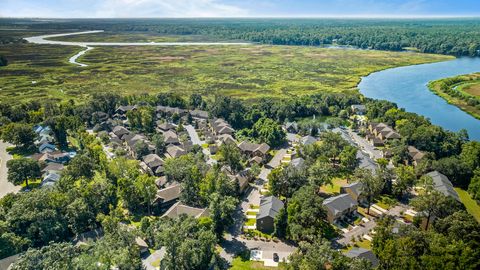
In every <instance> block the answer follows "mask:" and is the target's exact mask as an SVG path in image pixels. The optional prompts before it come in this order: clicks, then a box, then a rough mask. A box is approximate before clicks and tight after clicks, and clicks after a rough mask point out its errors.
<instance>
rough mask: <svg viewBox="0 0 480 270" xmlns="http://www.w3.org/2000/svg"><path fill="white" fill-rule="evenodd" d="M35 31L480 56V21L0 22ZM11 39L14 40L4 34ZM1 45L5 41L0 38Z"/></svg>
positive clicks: (205, 20)
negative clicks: (146, 34)
mask: <svg viewBox="0 0 480 270" xmlns="http://www.w3.org/2000/svg"><path fill="white" fill-rule="evenodd" d="M28 22H30V23H31V24H30V25H29V29H30V30H40V29H41V30H45V29H52V30H53V29H55V30H56V31H61V30H64V31H67V30H71V29H83V30H92V29H103V30H105V31H114V32H152V33H158V34H161V35H185V36H189V35H200V36H207V37H211V38H217V39H223V40H225V39H227V40H245V41H252V42H258V43H262V44H273V45H309V46H321V45H332V44H333V45H346V46H355V47H359V48H362V49H375V50H390V51H402V50H415V51H420V52H425V53H438V54H448V55H455V56H480V33H479V32H478V31H477V29H478V28H479V26H480V20H478V19H473V18H472V19H397V20H382V19H288V20H286V19H143V20H138V19H135V20H128V19H121V20H120V19H108V20H107V19H104V20H101V19H96V20H67V21H65V20H62V21H55V20H54V21H35V22H34V23H32V21H30V20H10V19H8V20H7V19H4V20H0V24H7V25H10V26H14V27H19V28H20V27H25V23H28ZM5 38H6V39H9V40H11V38H8V37H5ZM0 43H2V41H0Z"/></svg>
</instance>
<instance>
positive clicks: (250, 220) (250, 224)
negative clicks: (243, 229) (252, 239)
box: [245, 218, 257, 226]
mask: <svg viewBox="0 0 480 270" xmlns="http://www.w3.org/2000/svg"><path fill="white" fill-rule="evenodd" d="M256 222H257V220H256V219H255V218H250V219H247V221H246V222H245V225H246V226H253V225H255V224H256Z"/></svg>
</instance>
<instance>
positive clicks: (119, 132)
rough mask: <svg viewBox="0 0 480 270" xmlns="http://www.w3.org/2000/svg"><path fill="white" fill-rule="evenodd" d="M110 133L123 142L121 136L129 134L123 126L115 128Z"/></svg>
mask: <svg viewBox="0 0 480 270" xmlns="http://www.w3.org/2000/svg"><path fill="white" fill-rule="evenodd" d="M112 133H113V134H114V135H115V136H117V138H119V139H121V140H123V136H124V135H127V134H130V131H129V130H128V129H126V128H125V127H123V126H116V127H114V128H113V130H112Z"/></svg>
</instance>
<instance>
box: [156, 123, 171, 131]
mask: <svg viewBox="0 0 480 270" xmlns="http://www.w3.org/2000/svg"><path fill="white" fill-rule="evenodd" d="M158 128H159V129H161V130H165V131H167V130H170V129H174V128H175V126H174V125H173V124H171V123H162V124H160V125H158Z"/></svg>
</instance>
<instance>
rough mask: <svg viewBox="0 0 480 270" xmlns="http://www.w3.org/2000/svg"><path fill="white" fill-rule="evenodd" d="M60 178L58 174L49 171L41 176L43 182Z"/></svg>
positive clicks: (55, 180)
mask: <svg viewBox="0 0 480 270" xmlns="http://www.w3.org/2000/svg"><path fill="white" fill-rule="evenodd" d="M59 179H60V174H58V173H55V172H50V173H49V174H47V175H46V176H45V177H44V178H43V182H57V181H58V180H59Z"/></svg>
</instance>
